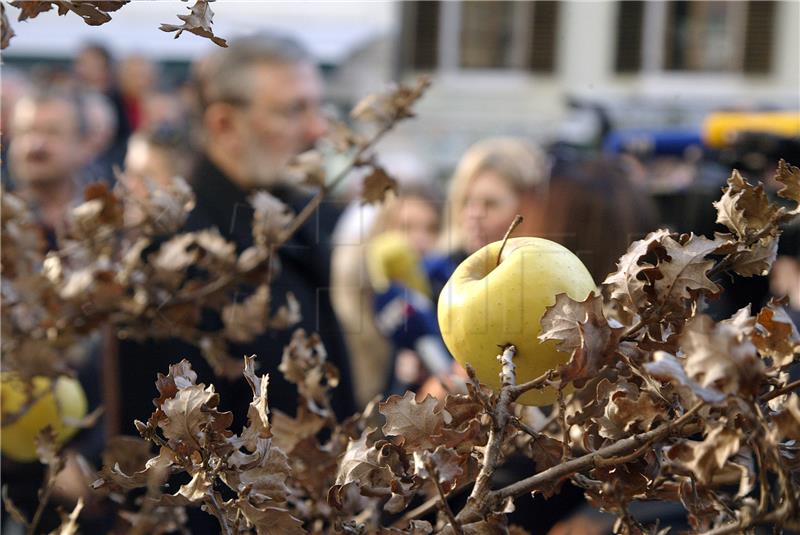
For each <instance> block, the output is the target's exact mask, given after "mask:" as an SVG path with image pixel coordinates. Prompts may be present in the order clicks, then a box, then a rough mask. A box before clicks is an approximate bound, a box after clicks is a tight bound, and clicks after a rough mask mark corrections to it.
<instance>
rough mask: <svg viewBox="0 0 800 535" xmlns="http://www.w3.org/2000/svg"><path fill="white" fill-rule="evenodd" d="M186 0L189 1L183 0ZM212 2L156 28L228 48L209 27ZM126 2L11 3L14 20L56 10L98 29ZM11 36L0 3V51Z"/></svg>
mask: <svg viewBox="0 0 800 535" xmlns="http://www.w3.org/2000/svg"><path fill="white" fill-rule="evenodd" d="M186 1H188V0H184V2H186ZM213 1H214V0H195V2H194V5H192V7H190V8H189V14H188V15H180V14H179V15H178V18H179V19H180V20H181V21H182V22H183V24H180V25H178V24H162V25H161V26H159V29H160V30H161V31H164V32H176V33H175V38H176V39H177V38H178V37H180V35H181V33H183V32H189V33H193V34H195V35H199V36H200V37H205V38H206V39H209V40H211V41H212V42H213V43H214V44H216V45H218V46H223V47H226V46H228V43H227V42H226V41H225V39H222V38H221V37H218V36H216V35H214V30H213V28H212V25H213V23H214V12H213V11H212V10H211V6H210V3H211V2H213ZM129 2H130V0H13V1H12V2H10V4H11V5H12V6H14V7H15V8H18V9H19V10H20V12H19V17H18V18H17V20H19V21H20V22H22V21H25V20H28V19H33V18H36V17H37V16H38V15H39V14H40V13H46V12H48V11H50V10H52V9H53V8H56V9H57V10H58V14H59V15H66V14H67V13H74V14H76V15H78V16H79V17H80V18H81V19H83V22H85V23H86V24H88V25H90V26H100V25H102V24H105V23H106V22H109V21H110V20H111V13H113V12H114V11H117V10H118V9H120V8H121V7H122V6H124V5H125V4H127V3H129ZM12 37H14V30H13V29H12V28H11V24H10V23H9V21H8V17H6V8H5V4H0V49H5V48H6V47H7V46H8V45H9V43H10V42H11V38H12Z"/></svg>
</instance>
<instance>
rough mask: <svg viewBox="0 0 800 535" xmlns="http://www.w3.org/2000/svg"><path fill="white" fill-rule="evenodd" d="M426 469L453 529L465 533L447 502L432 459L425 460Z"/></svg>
mask: <svg viewBox="0 0 800 535" xmlns="http://www.w3.org/2000/svg"><path fill="white" fill-rule="evenodd" d="M425 469H426V470H427V471H428V473H429V474H430V476H431V480H432V481H433V484H434V486H435V487H436V492H437V493H438V495H439V505H440V507H441V509H442V511H444V514H445V515H446V516H447V519H448V520H449V521H450V526H451V527H452V528H453V531H455V532H456V535H464V531H463V530H462V529H461V524H459V523H458V520H456V515H454V514H453V510H452V509H451V508H450V504H449V503H447V496H446V495H445V493H444V489H443V488H442V485H441V483H439V471H438V470H436V467H435V466H434V465H433V463H432V462H431V460H430V459H427V460H426V461H425Z"/></svg>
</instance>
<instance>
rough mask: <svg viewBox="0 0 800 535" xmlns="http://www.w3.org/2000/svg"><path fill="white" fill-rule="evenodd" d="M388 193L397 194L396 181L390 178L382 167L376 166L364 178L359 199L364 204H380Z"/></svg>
mask: <svg viewBox="0 0 800 535" xmlns="http://www.w3.org/2000/svg"><path fill="white" fill-rule="evenodd" d="M390 191H391V192H394V193H397V180H395V179H394V178H392V177H390V176H389V175H388V173H386V170H385V169H384V168H383V167H379V166H376V167H374V168H373V169H372V172H371V173H370V174H368V175H367V176H366V177H364V183H363V185H362V188H361V199H362V201H363V202H364V203H382V202H383V201H384V200H386V194H387V193H389V192H390Z"/></svg>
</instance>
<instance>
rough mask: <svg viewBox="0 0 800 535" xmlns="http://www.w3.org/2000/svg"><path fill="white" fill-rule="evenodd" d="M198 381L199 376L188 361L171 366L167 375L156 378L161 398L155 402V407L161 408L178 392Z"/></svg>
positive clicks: (183, 360)
mask: <svg viewBox="0 0 800 535" xmlns="http://www.w3.org/2000/svg"><path fill="white" fill-rule="evenodd" d="M196 381H197V374H196V373H195V372H194V370H193V369H192V365H191V364H189V361H188V360H186V359H182V360H181V361H180V362H179V363H177V364H170V366H169V371H168V372H167V375H164V374H162V373H159V374H158V375H157V376H156V390H158V394H159V396H158V397H157V398H156V399H154V400H153V405H155V406H156V408H161V406H162V405H163V404H164V402H165V401H166V400H168V399H171V398H173V397H175V394H177V393H178V390H181V389H183V388H188V387H190V386H192V385H194V384H195V382H196Z"/></svg>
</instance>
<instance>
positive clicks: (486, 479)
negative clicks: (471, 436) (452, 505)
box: [470, 345, 517, 500]
mask: <svg viewBox="0 0 800 535" xmlns="http://www.w3.org/2000/svg"><path fill="white" fill-rule="evenodd" d="M516 353H517V348H516V347H514V346H513V345H509V346H506V347H505V349H503V353H502V354H501V355H499V356H498V357H497V358H498V360H500V362H501V363H502V371H501V372H500V377H501V379H502V382H503V388H501V389H500V394H499V398H498V400H497V404H496V405H495V407H494V410H493V411H492V413H491V416H492V427H491V428H490V429H489V438H488V440H487V442H486V450H485V452H484V455H483V466H481V470H480V472H479V473H478V477H477V478H476V479H475V486H474V487H473V488H472V492H471V493H470V498H471V499H475V500H483V499H484V497H485V496H486V495H487V494H488V493H489V489H490V483H491V480H492V476H493V475H494V471H495V469H496V468H497V465H498V463H499V462H500V456H501V450H502V448H503V438H504V437H505V429H506V426H507V424H508V421H509V420H510V419H511V412H510V410H509V405H511V401H512V400H511V393H510V389H511V387H513V386H514V384H515V383H516V373H515V368H516V366H515V365H514V355H516Z"/></svg>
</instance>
